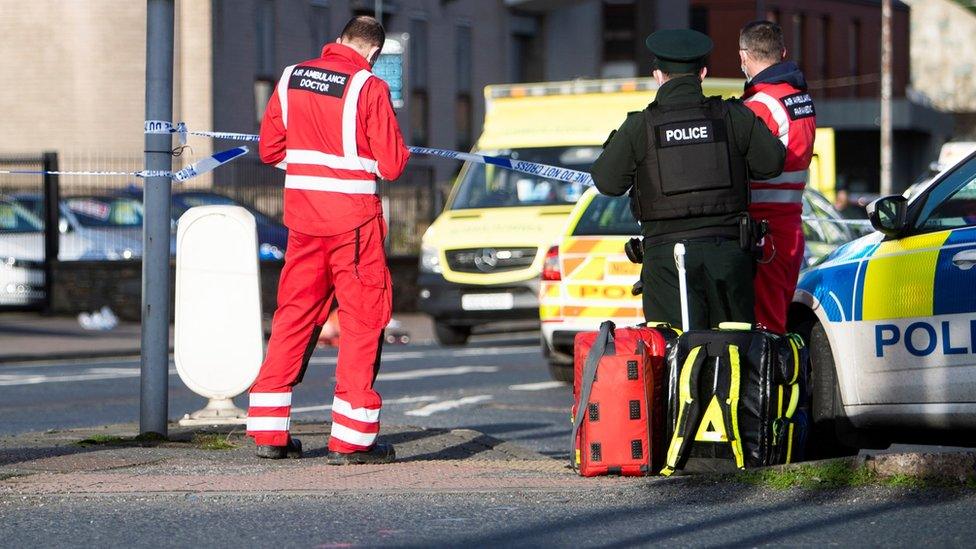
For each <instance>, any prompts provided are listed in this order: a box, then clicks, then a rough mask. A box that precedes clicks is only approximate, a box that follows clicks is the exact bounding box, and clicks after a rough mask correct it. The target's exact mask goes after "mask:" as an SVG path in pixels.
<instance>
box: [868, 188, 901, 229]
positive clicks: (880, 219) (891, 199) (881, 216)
mask: <svg viewBox="0 0 976 549" xmlns="http://www.w3.org/2000/svg"><path fill="white" fill-rule="evenodd" d="M867 212H868V219H870V220H871V226H872V227H874V229H875V230H877V231H879V232H881V233H884V234H885V236H892V237H894V236H898V235H900V234H901V233H902V232H903V231H904V230H905V226H906V225H907V214H908V199H907V198H905V197H904V196H901V195H897V194H896V195H891V196H883V197H881V198H879V199H877V200H875V201H874V202H872V203H870V204H868V207H867Z"/></svg>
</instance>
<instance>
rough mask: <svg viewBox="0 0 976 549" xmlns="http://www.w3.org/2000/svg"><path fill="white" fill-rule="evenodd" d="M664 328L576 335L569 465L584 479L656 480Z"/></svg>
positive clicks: (606, 326) (604, 328)
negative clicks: (652, 477) (647, 477)
mask: <svg viewBox="0 0 976 549" xmlns="http://www.w3.org/2000/svg"><path fill="white" fill-rule="evenodd" d="M677 337H678V333H677V332H676V331H675V330H673V329H672V328H671V327H670V326H668V325H659V326H657V327H644V326H638V327H634V328H623V329H616V328H615V327H614V324H613V323H612V322H610V321H606V322H604V323H603V324H601V325H600V331H599V332H582V333H579V334H576V340H575V344H574V355H575V356H574V367H575V376H574V383H573V401H574V403H575V404H574V405H573V437H572V441H573V447H572V451H571V454H570V464H571V466H572V467H573V469H574V470H578V472H579V473H580V474H581V475H583V476H584V477H592V476H597V475H608V474H617V475H625V476H643V475H650V474H654V473H657V472H658V471H659V470H660V469H661V466H662V464H663V463H664V454H665V452H666V450H667V446H666V442H665V436H666V433H665V411H664V401H665V396H666V394H667V386H668V381H667V374H666V373H665V372H666V369H665V355H666V354H667V351H666V347H667V344H668V342H669V341H672V340H674V339H677Z"/></svg>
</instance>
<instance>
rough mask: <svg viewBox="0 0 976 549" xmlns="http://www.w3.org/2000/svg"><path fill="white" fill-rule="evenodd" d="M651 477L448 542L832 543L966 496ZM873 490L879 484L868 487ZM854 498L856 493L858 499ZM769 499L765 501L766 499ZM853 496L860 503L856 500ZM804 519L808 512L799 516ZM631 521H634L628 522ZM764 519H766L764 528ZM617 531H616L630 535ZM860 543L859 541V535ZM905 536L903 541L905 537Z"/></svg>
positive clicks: (630, 544)
mask: <svg viewBox="0 0 976 549" xmlns="http://www.w3.org/2000/svg"><path fill="white" fill-rule="evenodd" d="M697 482H698V481H696V480H692V479H689V481H685V482H681V481H678V482H671V483H662V482H657V481H651V482H650V483H649V484H647V485H644V486H641V487H635V488H634V489H633V490H628V492H627V493H626V494H621V496H623V497H621V498H620V499H619V500H618V501H621V500H623V501H627V502H628V503H627V504H626V505H611V506H609V507H602V508H601V509H599V510H590V511H574V510H573V509H575V508H576V507H578V506H579V504H580V503H590V504H592V502H588V501H584V498H586V497H587V496H586V495H585V494H580V501H572V500H570V501H566V502H564V504H565V506H566V511H565V512H564V513H559V514H560V515H562V516H560V517H557V518H553V519H546V520H537V521H533V522H531V523H529V524H523V525H521V526H519V527H517V528H511V529H508V530H504V531H495V532H492V533H490V534H486V535H477V536H469V537H466V538H461V539H458V540H455V541H456V543H455V541H452V544H453V545H455V546H509V545H516V546H535V545H549V544H561V543H565V542H566V541H568V540H572V539H576V537H577V536H579V537H580V539H594V533H603V534H605V535H606V537H605V538H604V539H613V540H614V541H613V542H610V543H606V544H605V545H600V546H599V547H634V546H652V545H657V544H664V543H668V544H679V545H686V544H693V545H696V546H705V547H729V546H736V547H737V546H747V547H752V546H757V545H762V544H769V543H772V544H785V543H797V542H798V541H799V540H800V539H802V538H801V536H803V535H804V534H821V536H823V535H825V534H828V533H831V534H835V537H834V538H833V539H834V540H835V542H838V543H841V544H843V543H844V541H843V540H844V539H854V538H845V537H844V536H845V535H847V534H848V533H850V534H851V535H853V531H852V530H851V529H855V528H857V526H856V525H857V524H858V523H863V522H864V521H870V520H871V519H874V518H877V517H881V516H883V515H886V514H889V513H892V512H895V511H899V510H902V511H905V512H906V513H909V514H910V513H916V512H918V511H920V510H923V509H925V508H927V507H931V506H935V505H940V506H944V505H946V504H947V503H951V502H953V501H955V500H958V499H962V498H963V497H967V496H970V495H971V494H972V493H971V492H967V491H965V490H928V491H925V490H922V491H908V490H905V491H891V490H888V491H886V492H880V493H875V494H874V495H875V496H877V495H883V496H884V497H876V498H864V497H863V496H864V493H863V492H861V493H857V492H856V490H855V489H836V490H800V489H794V490H790V491H782V492H778V491H773V493H772V494H770V493H768V492H769V490H767V489H764V488H761V487H757V486H752V485H745V484H736V483H727V482H720V483H704V482H703V483H701V484H697ZM875 489H876V490H884V489H882V488H875ZM858 496H860V497H858ZM768 501H773V503H766V502H768ZM859 501H861V502H864V503H858V502H859ZM807 517H809V518H807ZM635 524H636V525H639V526H637V527H635ZM770 525H774V526H773V527H770ZM635 531H638V532H640V533H639V534H636V535H635V534H631V535H630V537H621V533H624V532H627V533H633V532H635ZM861 539H862V542H864V541H866V540H864V539H863V538H861ZM906 541H907V540H906Z"/></svg>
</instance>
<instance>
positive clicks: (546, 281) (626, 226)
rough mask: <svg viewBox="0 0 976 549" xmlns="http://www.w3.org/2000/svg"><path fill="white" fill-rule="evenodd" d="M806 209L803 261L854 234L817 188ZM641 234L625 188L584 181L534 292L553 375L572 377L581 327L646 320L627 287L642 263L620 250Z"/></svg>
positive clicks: (811, 261) (806, 196)
mask: <svg viewBox="0 0 976 549" xmlns="http://www.w3.org/2000/svg"><path fill="white" fill-rule="evenodd" d="M803 212H804V222H803V232H804V234H805V236H806V240H807V246H806V262H807V265H810V264H814V263H816V262H817V260H818V259H819V258H820V257H821V256H822V255H823V254H826V253H828V252H830V251H831V250H833V249H835V248H836V247H837V246H840V245H842V244H845V243H847V242H850V241H851V240H852V239H853V238H854V234H853V233H852V231H851V229H850V227H849V226H848V225H846V224H843V223H840V221H843V220H842V219H841V217H840V215H839V214H838V213H837V212H836V210H834V208H833V206H831V204H830V201H828V200H827V199H826V198H824V196H823V195H821V194H820V193H818V192H816V191H814V190H810V189H808V190H807V191H806V192H804V195H803ZM638 235H640V226H639V225H638V224H637V221H636V220H635V219H634V217H633V214H631V210H630V202H629V198H628V197H626V196H621V197H612V196H606V195H601V194H599V193H598V192H597V191H596V189H589V190H587V191H586V192H585V193H584V194H583V196H582V197H581V198H580V200H579V202H577V204H576V207H575V208H574V209H573V211H572V213H570V215H569V222H568V224H567V225H566V228H565V229H564V231H563V236H561V237H560V239H559V241H558V242H557V245H555V246H553V247H551V248H550V249H549V251H548V253H547V254H546V257H545V261H544V262H543V268H542V282H541V289H540V295H539V303H540V306H539V316H540V319H541V320H542V353H543V355H544V356H545V357H546V358H547V359H548V362H549V371H550V374H551V375H552V376H553V378H555V379H557V380H562V381H572V379H573V377H572V376H573V371H572V368H571V363H572V356H573V340H574V338H575V337H576V334H577V333H578V332H581V331H588V330H596V329H597V328H598V327H599V325H600V322H601V321H603V320H608V319H610V320H613V321H614V322H616V323H617V324H618V325H623V326H625V325H628V324H636V323H638V322H643V321H644V312H643V308H642V304H641V298H640V296H634V295H632V293H631V288H632V286H633V285H634V283H635V282H637V280H638V279H639V278H640V271H641V266H640V265H637V264H634V263H632V262H630V260H628V259H627V256H626V255H625V253H624V243H626V242H627V240H628V239H630V238H632V237H635V236H638ZM645 291H655V290H654V289H653V288H652V289H645Z"/></svg>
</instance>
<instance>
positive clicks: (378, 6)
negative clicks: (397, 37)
mask: <svg viewBox="0 0 976 549" xmlns="http://www.w3.org/2000/svg"><path fill="white" fill-rule="evenodd" d="M373 17H375V18H376V20H377V21H379V22H380V23H382V22H383V0H373Z"/></svg>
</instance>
